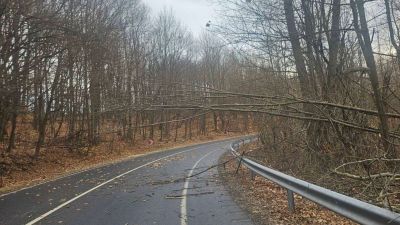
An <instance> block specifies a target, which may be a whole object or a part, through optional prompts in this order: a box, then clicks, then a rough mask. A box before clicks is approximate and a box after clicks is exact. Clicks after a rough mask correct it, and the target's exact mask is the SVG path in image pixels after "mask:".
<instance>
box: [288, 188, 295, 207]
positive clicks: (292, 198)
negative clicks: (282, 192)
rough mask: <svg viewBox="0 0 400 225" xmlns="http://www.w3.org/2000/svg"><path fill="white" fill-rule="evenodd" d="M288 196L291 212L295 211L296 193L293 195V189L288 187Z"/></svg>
mask: <svg viewBox="0 0 400 225" xmlns="http://www.w3.org/2000/svg"><path fill="white" fill-rule="evenodd" d="M287 198H288V208H289V211H290V212H294V208H295V205H294V195H293V191H292V190H289V189H287Z"/></svg>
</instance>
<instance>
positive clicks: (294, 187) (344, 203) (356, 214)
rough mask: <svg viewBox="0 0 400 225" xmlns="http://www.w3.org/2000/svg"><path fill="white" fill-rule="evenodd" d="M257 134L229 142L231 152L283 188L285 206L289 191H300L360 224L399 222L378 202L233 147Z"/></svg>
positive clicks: (290, 199)
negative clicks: (262, 161)
mask: <svg viewBox="0 0 400 225" xmlns="http://www.w3.org/2000/svg"><path fill="white" fill-rule="evenodd" d="M257 139H258V137H249V138H246V139H243V140H238V141H235V142H233V143H232V144H231V146H230V148H231V153H232V154H233V155H234V156H235V157H236V158H237V160H238V163H239V166H240V165H244V166H246V167H247V168H248V169H250V170H251V174H252V177H254V176H255V175H256V174H258V175H260V176H262V177H264V178H266V179H268V180H270V181H273V182H274V183H276V184H278V185H279V186H281V187H283V188H285V189H287V194H288V206H289V210H290V211H294V208H295V202H294V196H293V193H296V194H298V195H301V196H303V197H305V198H307V199H309V200H311V201H313V202H315V203H317V204H318V205H321V206H323V207H325V208H328V209H329V210H331V211H333V212H336V213H338V214H340V215H342V216H344V217H347V218H349V219H351V220H353V221H355V222H357V223H360V224H368V225H370V224H371V225H375V224H379V225H381V224H390V225H394V224H399V225H400V214H398V213H395V212H392V211H390V210H387V209H384V208H380V207H378V206H375V205H372V204H369V203H366V202H363V201H360V200H358V199H355V198H352V197H349V196H346V195H343V194H339V193H337V192H334V191H331V190H329V189H326V188H323V187H320V186H317V185H315V184H312V183H309V182H306V181H303V180H300V179H297V178H295V177H292V176H289V175H287V174H284V173H282V172H279V171H276V170H273V169H270V168H268V167H266V166H263V165H261V164H258V163H256V162H254V161H252V160H250V159H248V158H246V157H243V156H242V155H240V154H239V153H238V152H237V150H238V149H239V147H240V145H243V144H245V143H250V142H251V141H254V140H257Z"/></svg>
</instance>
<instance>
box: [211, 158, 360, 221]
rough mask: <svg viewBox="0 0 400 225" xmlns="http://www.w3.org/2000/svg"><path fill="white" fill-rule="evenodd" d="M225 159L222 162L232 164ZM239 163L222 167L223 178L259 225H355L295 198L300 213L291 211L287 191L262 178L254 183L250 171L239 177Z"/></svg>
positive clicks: (242, 170) (244, 171) (256, 179)
mask: <svg viewBox="0 0 400 225" xmlns="http://www.w3.org/2000/svg"><path fill="white" fill-rule="evenodd" d="M231 158H232V156H231V155H225V156H224V157H223V158H222V159H221V162H222V161H228V160H231ZM236 169H237V163H236V162H234V161H230V163H228V164H227V165H226V167H225V168H223V167H220V168H219V170H220V175H221V177H222V180H223V181H224V183H225V184H226V185H227V186H228V189H229V190H230V192H231V195H232V196H234V197H235V200H236V201H237V202H239V204H240V205H242V206H244V207H245V210H247V211H248V212H249V214H250V215H251V217H252V220H253V221H254V222H255V223H256V224H285V225H289V224H297V225H299V224H320V225H322V224H323V225H325V224H338V225H348V224H355V223H353V222H352V221H349V220H348V219H346V218H343V217H341V216H340V215H337V214H335V213H334V212H331V211H329V210H328V209H325V208H323V207H320V206H318V205H316V204H315V203H313V202H311V201H309V200H307V199H305V198H303V197H302V196H298V195H295V204H296V210H295V212H294V213H290V212H289V211H288V206H287V195H286V190H285V189H283V188H281V187H279V186H278V185H276V184H274V183H273V182H271V181H268V180H266V179H264V178H262V177H259V176H256V178H255V180H254V181H253V180H251V175H250V172H249V170H248V169H246V168H244V167H243V166H242V167H241V168H240V169H239V170H238V173H236Z"/></svg>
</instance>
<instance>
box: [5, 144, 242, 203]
mask: <svg viewBox="0 0 400 225" xmlns="http://www.w3.org/2000/svg"><path fill="white" fill-rule="evenodd" d="M236 138H238V137H230V138H226V139H221V140H213V141H206V142H200V143H197V144H195V146H196V145H206V144H214V143H217V142H225V141H231V140H233V139H236ZM187 147H190V145H189V146H180V147H176V148H167V149H160V150H156V151H152V152H149V153H145V154H138V155H132V156H128V157H127V158H126V159H122V160H117V161H116V162H110V163H104V164H100V165H97V166H94V167H90V168H86V169H83V170H79V171H75V172H71V173H67V174H65V175H61V176H59V177H56V178H53V179H49V180H46V181H44V182H39V183H37V184H34V185H31V186H27V187H23V188H21V189H18V190H15V191H11V192H8V193H4V194H1V195H0V198H3V197H6V196H7V195H11V194H16V193H18V192H20V191H24V190H28V189H31V188H34V187H37V186H40V185H43V184H47V183H50V182H53V181H57V180H60V179H63V178H67V177H71V176H73V175H76V174H80V173H85V172H89V171H92V170H96V169H102V168H105V167H107V166H112V165H115V164H119V163H123V162H126V161H129V160H133V159H136V158H140V157H144V156H149V155H153V154H157V153H162V152H169V151H174V150H178V149H180V148H187Z"/></svg>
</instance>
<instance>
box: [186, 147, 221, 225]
mask: <svg viewBox="0 0 400 225" xmlns="http://www.w3.org/2000/svg"><path fill="white" fill-rule="evenodd" d="M217 150H218V149H217ZM217 150H214V151H211V152H209V153H207V154H205V155H204V156H203V157H201V158H200V159H199V160H198V161H197V162H196V163H195V164H194V165H193V167H192V169H191V170H190V171H189V173H188V175H187V178H186V180H185V184H184V186H183V191H182V201H181V225H187V224H188V222H187V221H188V215H187V198H186V195H187V190H188V188H189V181H190V177H191V176H192V174H193V171H194V170H195V169H196V167H197V165H198V164H199V163H200V162H201V160H203V159H205V158H206V157H207V156H209V155H210V154H211V153H214V152H215V151H217Z"/></svg>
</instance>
